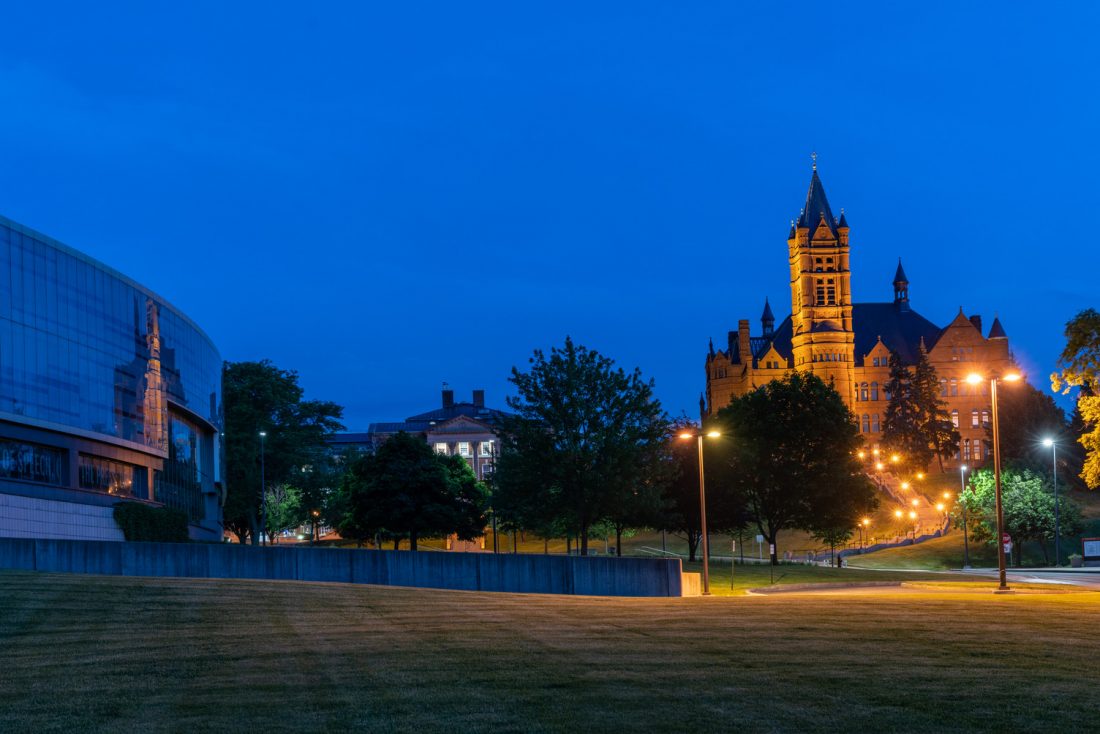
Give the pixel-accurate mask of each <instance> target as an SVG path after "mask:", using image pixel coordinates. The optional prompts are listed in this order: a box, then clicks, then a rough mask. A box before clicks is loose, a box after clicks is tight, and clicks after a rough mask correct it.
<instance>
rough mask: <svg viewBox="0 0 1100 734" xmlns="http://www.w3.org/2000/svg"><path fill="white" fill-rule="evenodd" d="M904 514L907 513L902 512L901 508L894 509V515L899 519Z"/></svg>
mask: <svg viewBox="0 0 1100 734" xmlns="http://www.w3.org/2000/svg"><path fill="white" fill-rule="evenodd" d="M904 514H905V513H904V512H902V511H901V510H894V517H896V518H897V519H899V520H900V519H901V518H902V516H903V515H904Z"/></svg>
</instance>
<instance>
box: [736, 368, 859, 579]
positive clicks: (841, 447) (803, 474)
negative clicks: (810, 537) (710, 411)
mask: <svg viewBox="0 0 1100 734" xmlns="http://www.w3.org/2000/svg"><path fill="white" fill-rule="evenodd" d="M716 422H717V423H719V424H721V425H722V426H723V427H724V429H725V430H724V431H723V432H724V433H726V434H727V435H728V436H729V437H730V438H729V440H728V441H727V442H725V444H726V445H727V446H728V447H729V450H730V459H729V467H730V469H731V472H730V475H729V476H730V482H731V484H732V486H733V488H734V490H735V491H736V492H737V493H738V495H739V496H740V497H741V498H743V501H744V502H745V506H746V511H747V513H748V515H749V517H751V518H752V521H753V522H754V523H755V524H756V526H757V528H758V529H759V531H760V534H761V535H763V536H764V538H765V539H766V540H767V542H768V543H770V544H772V546H773V547H774V550H773V552H772V556H771V561H772V563H773V564H776V563H778V552H779V551H778V547H777V546H776V538H777V535H778V533H779V531H780V530H786V529H791V528H798V529H804V530H814V529H821V528H830V529H836V528H841V527H849V528H850V527H852V526H854V524H855V523H856V521H857V518H858V517H859V516H860V515H862V514H864V513H867V512H870V511H872V510H873V509H874V508H875V507H876V506H877V504H878V497H877V494H876V490H875V487H874V485H873V484H872V482H871V480H870V479H868V477H867V475H866V474H865V473H864V471H863V467H862V465H861V463H860V462H859V460H858V459H857V458H856V452H857V451H858V449H859V447H860V446H861V445H862V441H863V439H862V438H861V437H860V435H859V428H858V427H857V426H856V424H855V421H854V418H853V416H852V414H851V413H850V412H849V411H848V408H847V406H846V405H845V404H844V400H843V398H841V397H840V395H839V394H838V393H837V392H836V391H835V390H833V389H832V388H831V387H829V386H828V385H826V384H825V383H824V382H822V381H821V379H820V378H818V377H816V376H815V375H812V374H806V373H801V372H793V373H791V374H790V375H787V376H786V377H784V378H783V379H780V380H774V381H772V382H769V383H768V384H767V385H764V386H763V387H760V388H757V389H756V390H753V391H752V392H750V393H748V394H746V395H744V396H742V397H740V398H736V399H734V400H733V401H732V402H731V403H730V405H729V407H727V408H723V409H722V410H721V411H719V412H718V415H717V418H716Z"/></svg>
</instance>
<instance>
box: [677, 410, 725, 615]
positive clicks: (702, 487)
mask: <svg viewBox="0 0 1100 734" xmlns="http://www.w3.org/2000/svg"><path fill="white" fill-rule="evenodd" d="M721 435H722V434H721V433H719V432H718V431H708V432H707V434H706V437H707V438H718V437H720V436H721ZM680 438H682V439H685V440H690V439H693V438H694V439H696V440H697V441H698V443H699V525H700V530H701V531H702V535H701V538H702V541H703V596H710V544H709V543H708V542H707V490H706V484H705V483H704V481H703V432H702V431H699V432H698V433H690V432H687V431H685V432H684V433H681V434H680Z"/></svg>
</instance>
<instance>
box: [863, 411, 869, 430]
mask: <svg viewBox="0 0 1100 734" xmlns="http://www.w3.org/2000/svg"><path fill="white" fill-rule="evenodd" d="M863 432H864V433H870V432H871V416H869V415H867V414H866V413H864V414H863Z"/></svg>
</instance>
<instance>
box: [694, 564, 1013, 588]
mask: <svg viewBox="0 0 1100 734" xmlns="http://www.w3.org/2000/svg"><path fill="white" fill-rule="evenodd" d="M684 570H685V571H694V572H697V573H701V572H702V570H703V564H702V563H684ZM966 580H970V581H976V582H979V583H984V584H987V585H989V584H991V583H992V582H990V581H989V579H986V578H982V577H979V576H962V575H959V574H950V575H948V574H943V573H936V572H934V571H924V572H921V571H904V570H901V571H899V570H882V571H879V570H874V569H865V568H830V567H827V566H805V565H802V564H797V563H792V564H789V565H788V564H784V565H779V566H775V567H774V568H772V567H770V566H767V565H756V564H746V565H744V566H740V565H739V566H737V568H736V569H735V570H734V572H733V584H732V585H731V584H730V565H729V562H728V561H727V562H725V563H721V562H716V561H714V560H712V561H711V564H710V590H711V593H712V594H713V595H715V596H739V595H742V594H744V593H745V591H746V590H748V589H755V588H766V587H768V586H771V585H773V584H775V585H779V586H783V585H786V584H820V583H862V582H882V581H946V582H951V581H966ZM991 588H992V587H991Z"/></svg>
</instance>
